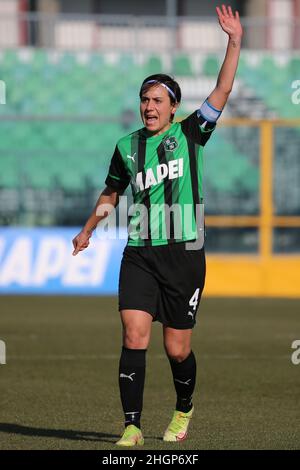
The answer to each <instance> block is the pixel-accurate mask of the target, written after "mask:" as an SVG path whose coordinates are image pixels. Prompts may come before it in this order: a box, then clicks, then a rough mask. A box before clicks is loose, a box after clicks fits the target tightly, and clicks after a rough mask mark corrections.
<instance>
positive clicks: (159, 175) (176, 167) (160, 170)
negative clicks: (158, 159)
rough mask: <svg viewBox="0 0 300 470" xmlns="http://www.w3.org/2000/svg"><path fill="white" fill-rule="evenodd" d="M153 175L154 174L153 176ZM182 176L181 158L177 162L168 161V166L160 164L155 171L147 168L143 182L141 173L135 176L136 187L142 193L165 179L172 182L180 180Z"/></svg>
mask: <svg viewBox="0 0 300 470" xmlns="http://www.w3.org/2000/svg"><path fill="white" fill-rule="evenodd" d="M154 173H155V174H154ZM182 175H183V158H179V159H178V160H170V161H169V162H168V164H166V163H162V164H161V165H157V167H156V170H153V169H152V168H149V169H148V170H146V174H145V180H144V181H143V172H142V171H140V172H139V173H138V174H137V175H136V180H135V183H136V187H137V188H138V190H140V191H143V190H144V189H148V188H150V187H151V186H156V185H157V184H159V183H161V182H162V181H163V180H164V179H165V178H168V179H169V180H173V179H176V178H180V177H181V176H182Z"/></svg>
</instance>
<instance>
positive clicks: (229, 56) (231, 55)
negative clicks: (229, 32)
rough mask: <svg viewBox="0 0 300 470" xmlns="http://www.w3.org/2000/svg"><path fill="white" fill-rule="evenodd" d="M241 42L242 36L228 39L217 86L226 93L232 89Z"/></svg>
mask: <svg viewBox="0 0 300 470" xmlns="http://www.w3.org/2000/svg"><path fill="white" fill-rule="evenodd" d="M241 42H242V38H241V37H229V39H228V45H227V50H226V55H225V58H224V62H223V64H222V67H221V70H220V73H219V76H218V79H217V88H219V89H221V90H222V91H223V92H224V93H228V94H229V93H230V92H231V90H232V87H233V82H234V77H235V74H236V70H237V67H238V62H239V56H240V50H241Z"/></svg>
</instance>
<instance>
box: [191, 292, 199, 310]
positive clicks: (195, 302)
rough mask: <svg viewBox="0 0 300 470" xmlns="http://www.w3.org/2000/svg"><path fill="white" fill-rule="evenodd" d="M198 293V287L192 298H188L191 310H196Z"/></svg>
mask: <svg viewBox="0 0 300 470" xmlns="http://www.w3.org/2000/svg"><path fill="white" fill-rule="evenodd" d="M199 292H200V287H198V289H196V290H195V292H194V293H193V295H192V297H191V298H190V301H189V306H190V307H193V310H196V308H197V305H198V297H199Z"/></svg>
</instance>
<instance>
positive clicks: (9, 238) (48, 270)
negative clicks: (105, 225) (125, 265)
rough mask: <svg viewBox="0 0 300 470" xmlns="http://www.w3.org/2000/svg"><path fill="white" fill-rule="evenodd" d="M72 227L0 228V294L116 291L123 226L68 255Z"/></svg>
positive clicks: (96, 293)
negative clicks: (115, 234)
mask: <svg viewBox="0 0 300 470" xmlns="http://www.w3.org/2000/svg"><path fill="white" fill-rule="evenodd" d="M79 231H80V228H79V227H71V228H60V227H52V228H6V227H2V228H0V294H73V295H76V294H82V295H83V294H84V295H88V294H93V295H115V294H117V291H118V279H119V269H120V262H121V258H122V253H123V250H124V247H125V245H126V242H127V239H126V230H124V231H120V234H121V235H119V237H118V238H116V239H101V238H99V237H98V236H97V234H96V233H95V234H94V235H93V237H92V238H91V240H90V246H89V247H88V248H87V249H85V250H83V251H82V252H80V253H78V255H77V256H72V251H73V246H72V239H73V238H74V236H75V235H77V233H78V232H79Z"/></svg>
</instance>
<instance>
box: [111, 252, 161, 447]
mask: <svg viewBox="0 0 300 470" xmlns="http://www.w3.org/2000/svg"><path fill="white" fill-rule="evenodd" d="M146 250H147V248H146ZM143 253H144V250H143V249H140V248H136V247H130V246H127V247H126V248H125V250H124V254H123V259H122V264H121V270H120V280H119V310H120V313H121V320H122V325H123V348H122V354H121V358H120V368H119V387H120V395H121V402H122V406H123V411H124V416H125V431H124V434H123V436H122V438H121V439H120V440H119V441H118V443H117V444H118V445H124V446H131V445H136V444H140V443H141V442H142V437H141V434H140V427H141V424H140V420H141V413H142V407H143V392H144V381H145V367H146V351H147V348H148V344H149V341H150V335H151V325H152V320H153V315H154V313H155V311H156V303H157V298H158V292H159V287H158V284H157V281H156V279H155V277H154V276H153V275H152V273H151V269H150V268H149V266H147V263H146V261H145V257H144V255H143ZM127 428H130V429H127Z"/></svg>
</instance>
